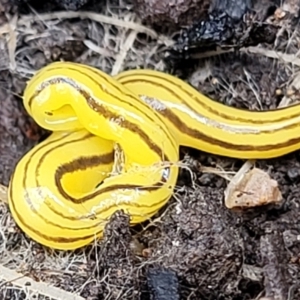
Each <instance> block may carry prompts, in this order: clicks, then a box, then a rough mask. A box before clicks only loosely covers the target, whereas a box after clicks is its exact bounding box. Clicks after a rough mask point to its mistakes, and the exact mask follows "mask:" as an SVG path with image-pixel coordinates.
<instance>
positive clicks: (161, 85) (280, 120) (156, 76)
mask: <svg viewBox="0 0 300 300" xmlns="http://www.w3.org/2000/svg"><path fill="white" fill-rule="evenodd" d="M143 75H144V76H145V77H147V80H146V79H128V80H127V79H126V76H128V75H126V74H124V77H123V79H122V82H121V83H122V84H124V83H129V82H133V83H134V82H143V81H144V82H147V83H150V82H151V81H150V79H148V78H149V77H153V78H156V79H159V80H160V81H166V82H167V83H168V85H171V86H174V83H173V82H172V81H171V80H168V79H167V78H165V77H160V76H159V75H154V74H151V75H149V74H143ZM135 76H138V75H135ZM119 78H120V79H121V78H122V76H120V77H119ZM124 78H125V79H124ZM129 78H130V77H129ZM118 80H119V79H118ZM151 83H153V85H156V86H160V87H162V88H164V89H165V90H167V91H168V92H169V93H171V94H172V95H174V96H176V97H178V98H180V101H181V102H182V103H184V104H185V105H186V106H187V107H189V108H190V109H192V110H193V111H194V109H193V108H192V107H191V106H190V105H189V104H188V102H187V101H185V100H184V99H182V97H179V96H178V95H177V94H176V93H175V92H174V91H175V87H176V88H178V86H177V85H175V87H174V89H170V88H168V86H167V85H165V84H160V83H158V82H157V81H155V82H151ZM187 84H188V85H189V86H190V87H191V88H193V89H194V90H195V92H196V93H200V92H199V91H198V90H196V89H195V88H194V87H193V86H192V85H190V84H189V83H187ZM179 88H180V89H181V90H182V91H184V92H185V93H186V94H187V99H188V98H192V99H193V100H195V102H197V103H198V104H199V105H200V106H202V108H203V109H206V110H207V111H209V112H211V113H213V114H215V115H217V116H220V117H222V118H225V119H227V120H231V121H238V122H246V123H249V124H274V123H278V122H282V121H287V120H290V119H293V118H297V117H299V113H295V114H290V115H288V116H286V117H281V118H277V119H272V120H269V121H267V122H265V121H260V120H253V119H247V118H241V117H238V115H239V111H247V112H249V114H251V112H253V111H249V110H247V109H242V108H234V109H236V112H237V113H236V115H235V116H234V117H233V116H232V115H228V114H226V113H223V112H222V111H219V110H215V109H213V108H212V107H210V106H209V105H207V104H206V103H205V102H203V101H202V100H201V99H199V98H198V97H195V96H194V94H192V93H190V92H189V91H187V90H186V89H185V87H184V86H182V85H181V86H179ZM145 96H147V95H145ZM207 98H208V99H209V100H210V101H213V102H217V103H219V104H221V105H223V106H224V107H227V105H225V104H223V103H220V102H218V101H216V100H213V99H211V98H209V97H207ZM294 106H297V107H299V106H300V104H295V105H291V106H288V107H281V108H277V109H273V110H268V111H280V110H281V111H284V110H287V109H291V108H292V107H294ZM255 113H260V114H263V113H266V111H261V110H260V111H255Z"/></svg>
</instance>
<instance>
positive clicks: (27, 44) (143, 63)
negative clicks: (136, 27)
mask: <svg viewBox="0 0 300 300" xmlns="http://www.w3.org/2000/svg"><path fill="white" fill-rule="evenodd" d="M1 1H2V4H1V3H0V12H1V8H2V10H3V12H2V14H1V15H0V26H1V25H2V24H5V23H6V22H7V21H8V19H7V18H8V17H11V16H12V15H13V14H14V13H16V12H17V11H18V8H17V6H16V5H14V4H11V1H6V2H5V0H1ZM289 2H291V3H293V1H286V3H289ZM125 4H126V3H125V2H124V1H120V2H118V1H117V2H116V3H115V2H113V1H112V2H111V6H110V7H111V11H113V12H114V13H116V14H117V13H118V14H124V12H126V11H127V10H130V9H131V6H130V5H127V6H126V5H125ZM1 5H2V6H1ZM22 5H23V6H21V7H19V11H21V12H23V13H31V14H33V15H34V14H35V13H33V12H32V11H31V10H30V9H29V8H28V6H26V5H27V4H22ZM52 5H54V4H52ZM91 5H92V7H93V9H95V7H97V6H96V4H95V3H92V4H91ZM54 8H55V6H53V7H51V9H54ZM88 8H89V7H88ZM42 11H43V12H45V7H43V8H42ZM94 11H97V12H100V13H106V12H107V10H105V8H104V7H103V4H102V3H100V4H99V6H98V9H97V10H94ZM39 12H40V11H39ZM49 24H50V23H49ZM28 26H29V27H30V26H32V27H30V28H29V29H32V30H35V31H36V32H35V34H36V38H35V39H31V40H30V39H29V40H28V39H26V33H25V32H24V30H25V29H24V27H22V28H21V29H19V30H20V31H19V38H18V41H17V50H16V51H17V52H18V51H19V56H18V58H17V64H18V66H19V68H17V69H16V71H14V72H13V71H12V70H11V69H10V68H9V65H8V49H7V48H6V47H4V48H3V49H4V50H3V57H6V59H3V60H2V57H0V63H1V64H0V101H1V106H0V183H1V184H3V185H5V186H7V185H8V183H9V178H10V176H11V174H12V172H13V170H14V167H15V165H16V163H17V161H18V160H19V159H20V158H21V157H22V155H23V154H24V153H25V152H26V151H28V150H29V149H31V148H32V147H33V146H34V145H35V144H37V143H38V142H39V141H41V140H42V139H43V138H44V137H45V136H46V134H47V133H46V132H45V131H44V130H42V129H40V128H39V127H38V126H37V125H36V124H35V123H34V121H32V120H31V118H30V117H28V115H27V113H26V111H25V110H24V108H23V104H22V99H21V95H22V92H23V89H24V87H25V84H26V81H27V80H28V77H29V76H30V75H28V73H26V74H24V72H23V71H22V67H23V68H25V66H26V68H27V69H29V70H38V69H39V68H41V67H42V66H44V65H46V64H48V63H50V62H51V61H54V60H59V59H65V60H71V61H80V62H82V63H86V64H90V65H94V66H97V67H99V68H102V69H103V70H104V71H106V72H110V71H111V69H112V65H113V62H114V59H115V58H107V59H104V60H103V61H101V62H100V61H99V55H100V54H95V53H90V52H89V54H86V53H88V51H87V47H86V46H85V44H84V40H86V39H90V40H93V41H95V43H97V42H99V44H100V45H101V43H103V40H104V39H103V36H104V35H105V33H106V29H105V27H104V26H100V25H99V24H98V23H92V22H91V21H89V20H79V19H71V20H68V19H66V20H62V21H59V24H58V25H56V24H55V22H54V21H52V23H51V25H49V26H50V27H51V26H52V27H51V28H49V26H47V24H46V23H44V22H36V23H34V24H33V25H32V24H31V25H28ZM55 26H59V27H60V28H62V29H63V30H62V32H64V33H65V34H66V35H67V36H72V37H73V40H70V39H66V38H65V36H63V35H61V34H58V35H57V34H55V30H56V29H55ZM281 26H282V30H281V31H280V33H278V36H277V39H276V41H275V42H274V44H273V45H263V47H265V48H266V49H275V50H276V51H282V52H286V53H291V54H294V53H297V52H298V47H299V46H298V45H299V42H300V39H299V37H300V34H299V29H300V27H299V25H298V19H297V18H296V17H295V16H291V17H290V18H288V19H285V20H284V21H283V22H282V24H281ZM111 27H112V28H110V34H115V35H118V34H119V31H118V29H116V28H115V27H113V26H111ZM27 30H28V27H27ZM46 32H48V33H49V32H50V33H51V34H45V35H44V36H43V35H42V34H43V33H46ZM120 36H121V35H120ZM138 37H139V39H137V41H136V42H135V43H134V46H133V48H134V49H138V51H140V52H137V53H138V54H136V53H135V51H133V50H129V51H128V55H127V56H126V58H125V61H124V65H123V69H127V68H137V67H151V68H152V67H153V66H154V67H156V66H158V68H161V65H160V64H159V63H161V62H162V61H163V59H164V52H163V51H157V52H155V53H154V54H153V55H152V56H151V57H150V56H149V52H148V50H149V49H148V48H147V47H150V46H151V45H153V44H154V43H155V41H153V40H150V39H149V40H147V39H146V38H145V36H144V35H140V36H138ZM0 38H1V36H0ZM102 39H103V40H102ZM5 44H6V42H5V41H4V43H3V45H5ZM1 46H2V45H1V39H0V49H2V48H1ZM110 47H112V48H111V49H113V47H114V45H112V44H111V45H110ZM143 47H144V48H143ZM20 51H22V52H20ZM143 51H144V52H143ZM116 55H117V53H116ZM135 55H136V57H135ZM164 70H165V72H170V70H168V69H166V67H164ZM199 70H201V74H200V76H198V77H195V74H196V72H199ZM174 72H176V73H184V74H185V79H187V80H189V81H190V82H191V83H192V84H194V85H195V86H196V87H197V88H198V89H199V91H201V92H202V93H204V94H206V95H208V96H210V97H211V98H213V99H216V100H217V101H220V102H222V103H225V104H227V105H230V106H234V107H240V108H246V109H249V110H259V109H265V110H268V109H275V108H276V107H278V104H279V103H280V101H281V100H282V98H283V96H284V95H286V94H287V93H288V92H290V91H291V86H290V83H291V81H292V80H293V78H294V77H295V76H296V75H297V72H299V67H297V66H295V65H291V64H287V63H283V62H281V61H280V60H277V59H271V58H267V57H265V56H262V55H254V54H247V53H246V52H238V53H230V54H229V53H228V54H222V55H219V56H214V57H211V58H209V59H206V60H204V59H203V60H199V61H196V60H195V61H194V62H193V66H192V67H191V68H189V69H188V71H187V70H184V72H182V70H175V71H174ZM197 78H201V80H200V79H198V80H197ZM296 92H297V91H296ZM182 150H183V151H182V153H183V154H184V153H185V155H186V156H188V157H189V159H188V161H192V162H193V163H194V162H195V161H196V162H197V163H200V164H201V165H202V166H205V167H212V168H222V169H224V170H226V171H238V170H239V168H240V167H241V165H242V164H243V161H240V160H238V159H228V158H223V157H217V156H214V155H210V154H206V153H202V152H200V151H198V150H193V149H186V148H185V149H182ZM256 167H258V168H261V169H263V170H265V171H267V172H268V173H269V174H270V175H271V177H272V178H273V179H275V180H277V181H278V183H279V187H280V190H281V192H282V194H283V198H284V201H283V203H282V205H280V206H276V207H275V206H273V207H265V208H260V209H255V210H251V211H247V212H243V213H241V212H240V213H237V212H232V211H229V210H228V209H226V207H225V206H224V203H223V201H224V190H225V188H226V186H227V184H228V182H227V181H226V180H225V179H224V178H222V177H220V176H218V175H216V174H213V173H204V172H201V171H199V168H198V169H197V168H196V169H195V170H194V174H193V176H194V177H195V180H194V186H193V185H192V180H190V173H189V172H187V171H182V174H181V176H180V178H179V181H178V191H177V192H176V197H174V198H173V199H172V200H171V201H170V202H169V203H168V204H167V205H166V207H165V208H163V209H162V211H160V212H159V213H158V214H157V216H156V218H153V220H152V221H151V222H147V223H146V224H142V225H140V226H136V227H135V228H129V227H128V217H127V216H126V215H123V214H122V213H120V214H116V215H115V216H113V217H112V220H111V222H110V224H109V225H108V226H107V230H106V236H105V239H104V240H103V241H102V242H100V244H99V245H98V246H97V247H95V246H89V247H87V248H86V249H82V250H78V251H75V252H74V253H71V254H70V253H61V252H59V251H53V252H51V251H49V250H47V249H44V247H42V246H40V245H37V244H36V243H34V242H33V241H31V240H30V239H29V238H27V237H25V235H24V234H23V233H21V232H20V231H18V230H17V229H16V226H15V225H14V223H13V221H12V220H11V217H9V211H8V208H7V206H6V205H5V206H0V208H1V210H0V215H1V216H2V219H3V220H9V221H5V224H6V223H7V224H12V225H10V226H7V225H5V226H7V227H5V229H3V230H2V231H3V232H4V236H5V239H4V237H1V236H0V242H1V241H2V242H3V243H4V240H5V241H6V246H5V247H6V248H5V249H6V251H7V252H5V253H4V252H3V253H1V252H0V263H1V264H3V265H6V266H8V267H10V268H16V269H17V270H20V269H21V270H22V272H23V273H24V274H25V273H26V275H27V276H30V277H32V278H34V279H35V280H36V281H45V282H49V283H51V284H53V285H55V286H58V287H60V288H62V289H64V290H66V291H71V292H74V293H76V294H79V295H80V296H82V297H83V298H84V299H153V298H151V295H154V294H155V286H154V287H153V282H154V281H153V277H151V276H153V272H156V273H157V272H158V273H159V274H165V275H160V276H171V277H170V278H171V279H170V281H168V280H166V282H171V283H168V284H169V285H172V286H173V289H175V291H173V292H174V293H173V295H175V296H172V297H174V299H176V297H177V296H176V295H177V294H178V295H179V299H190V300H192V299H211V300H213V299H218V300H221V299H222V300H223V299H234V300H246V299H260V297H263V296H265V297H269V298H268V299H282V300H285V299H289V300H292V299H295V300H296V299H300V286H299V284H298V282H299V281H300V255H299V253H300V239H299V236H300V222H299V216H300V171H299V169H300V168H299V167H300V156H299V153H298V152H295V153H291V154H289V155H287V156H285V157H280V158H276V159H272V160H262V161H257V162H256ZM9 222H11V223H9ZM0 224H4V221H3V222H2V223H0ZM3 226H4V225H3ZM24 247H25V248H26V249H30V251H29V252H30V254H28V253H29V252H26V253H27V255H28V257H26V255H25V254H24V253H25V252H24V253H23V252H21V250H20V249H24ZM11 251H13V252H12V253H15V254H14V255H15V257H14V258H11V256H7V253H10V252H11ZM18 251H20V252H18ZM22 251H23V250H22ZM16 253H17V254H16ZM7 257H9V259H8V258H7ZM17 257H18V258H17ZM20 257H21V258H20ZM77 259H78V262H77ZM71 261H72V264H71ZM74 261H75V262H74ZM22 262H25V266H24V265H23V263H22ZM76 262H77V263H76ZM51 263H52V264H51ZM66 269H68V270H67V271H65V270H66ZM57 270H59V272H58V273H57V274H56V273H55V272H54V271H57ZM160 272H161V273H160ZM170 274H171V275H170ZM0 278H1V277H0ZM25 297H26V292H25V291H22V290H21V291H20V290H17V289H13V288H12V287H11V286H8V285H1V282H0V298H1V299H25ZM40 299H42V298H40Z"/></svg>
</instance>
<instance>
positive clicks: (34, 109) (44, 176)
mask: <svg viewBox="0 0 300 300" xmlns="http://www.w3.org/2000/svg"><path fill="white" fill-rule="evenodd" d="M24 105H25V107H26V109H27V111H28V113H29V114H30V115H31V116H32V117H33V118H34V119H35V121H36V122H37V123H38V124H39V125H40V126H42V127H44V128H46V129H49V130H51V131H53V134H52V135H51V136H50V137H49V138H48V139H46V140H45V141H44V142H42V143H41V144H39V145H38V146H36V147H35V148H33V149H32V150H31V151H29V152H28V153H27V154H26V155H25V156H24V157H23V158H22V159H21V160H20V162H19V164H18V165H17V167H16V170H15V172H14V175H13V177H12V179H11V182H10V185H9V205H10V209H11V211H12V214H13V217H14V219H15V220H16V222H17V223H18V225H19V226H20V227H21V228H22V229H23V230H24V231H25V232H26V233H27V234H28V235H29V236H30V237H32V238H33V239H35V240H36V241H38V242H39V243H41V244H44V245H46V246H49V247H52V248H57V249H75V248H78V247H81V246H84V245H86V244H88V243H90V242H92V241H93V240H94V238H96V237H101V236H102V234H103V229H104V226H105V224H106V222H107V221H108V219H109V217H110V216H111V215H112V214H113V213H114V212H115V211H117V210H119V209H124V211H125V212H127V213H129V214H130V215H131V224H136V223H139V222H142V221H144V220H146V219H148V218H149V217H151V216H153V214H155V213H156V212H157V211H158V210H159V209H160V208H161V207H162V206H163V205H164V204H165V203H166V202H167V201H168V200H169V199H170V197H171V196H172V193H173V190H174V186H175V184H176V180H177V176H178V165H177V164H176V163H177V162H178V158H179V146H180V145H184V146H189V147H193V148H197V149H199V150H203V151H206V152H210V153H214V154H219V155H224V156H229V157H236V158H271V157H276V156H281V155H283V154H286V153H289V152H292V151H294V150H296V149H299V147H300V135H299V129H300V128H299V124H300V106H299V105H297V106H293V107H288V108H285V109H280V110H276V111H268V112H250V111H245V110H238V109H235V108H231V107H227V106H225V105H222V104H219V103H217V102H215V101H213V100H211V99H209V98H207V97H205V96H204V95H202V94H200V93H199V92H198V91H197V90H195V89H194V88H192V87H191V86H190V85H188V84H187V83H185V82H183V81H182V80H180V79H178V78H175V77H173V76H171V75H167V74H164V73H161V72H158V71H152V70H132V71H126V72H123V73H121V74H119V75H118V76H116V77H114V78H112V77H110V76H109V75H107V74H105V73H103V72H101V71H99V70H96V69H95V68H92V67H88V66H84V65H80V64H75V63H64V62H59V63H52V64H50V65H49V66H47V67H45V68H43V69H42V70H41V71H39V72H38V73H37V74H36V75H35V76H33V78H32V79H31V80H30V81H29V83H28V85H27V87H26V90H25V92H24ZM115 143H117V144H119V145H120V147H121V148H122V150H123V151H124V162H123V164H122V171H121V173H120V174H118V175H111V174H110V173H111V171H112V169H113V166H114V161H113V158H112V153H113V147H114V144H115ZM118 163H119V162H117V164H118ZM100 183H101V184H100Z"/></svg>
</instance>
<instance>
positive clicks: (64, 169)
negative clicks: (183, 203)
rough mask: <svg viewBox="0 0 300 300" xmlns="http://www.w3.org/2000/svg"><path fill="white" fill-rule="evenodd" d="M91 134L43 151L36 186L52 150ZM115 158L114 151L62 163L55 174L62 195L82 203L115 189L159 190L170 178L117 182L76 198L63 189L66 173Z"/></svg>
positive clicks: (168, 171) (89, 135)
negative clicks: (146, 183) (143, 183)
mask: <svg viewBox="0 0 300 300" xmlns="http://www.w3.org/2000/svg"><path fill="white" fill-rule="evenodd" d="M91 136H92V135H91V134H86V135H85V136H83V137H82V138H79V139H75V140H70V141H68V142H64V143H61V144H60V145H58V146H56V147H52V148H50V149H49V150H47V151H45V152H44V153H43V155H42V156H41V158H40V160H39V162H38V164H37V165H36V169H35V178H36V186H40V183H39V181H38V174H39V173H40V167H41V165H42V164H43V162H44V160H45V158H46V157H47V156H48V155H49V154H50V153H51V152H53V151H55V150H57V149H58V148H61V147H64V146H65V145H67V144H71V143H74V142H79V141H84V140H85V139H87V138H89V137H91ZM46 146H48V145H45V147H46ZM34 154H35V153H33V154H32V156H33V155H34ZM32 156H31V157H32ZM113 158H114V157H113V153H108V154H106V155H104V156H99V157H92V158H84V157H82V158H79V159H77V160H76V161H75V163H74V164H73V162H71V163H69V164H65V165H62V166H61V167H59V168H58V169H57V171H56V173H55V175H54V176H55V183H56V186H57V189H58V191H59V193H60V194H61V195H63V196H64V198H65V199H67V200H70V201H72V202H74V203H77V204H80V203H84V202H86V201H88V200H91V199H94V198H95V197H97V196H99V195H101V194H104V193H108V192H111V191H114V190H117V189H139V190H143V191H149V192H150V191H154V190H158V189H159V188H161V186H162V185H163V184H165V183H166V182H167V180H168V177H167V178H166V177H164V175H163V176H162V177H161V180H160V181H159V182H157V183H156V184H155V185H153V186H146V187H143V186H140V185H136V184H134V185H133V184H126V185H120V184H116V185H111V186H108V187H106V188H100V189H99V190H96V191H95V192H94V193H91V194H88V195H86V196H85V197H82V198H74V197H72V196H71V195H69V194H68V193H67V192H66V191H65V190H64V189H63V187H62V185H61V178H62V177H63V176H64V175H65V174H66V173H69V172H74V171H75V170H76V168H77V169H79V170H85V169H86V168H88V167H93V166H96V165H98V164H100V163H110V162H111V160H110V159H113ZM30 161H31V159H30V160H29V161H28V162H27V164H26V165H25V168H24V169H25V174H26V173H27V170H28V167H29V163H30ZM165 170H166V174H169V173H170V172H171V171H170V168H169V167H166V168H165ZM25 180H26V179H25V177H24V182H23V187H26V182H25ZM136 206H137V207H138V205H136Z"/></svg>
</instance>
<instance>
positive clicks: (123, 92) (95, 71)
mask: <svg viewBox="0 0 300 300" xmlns="http://www.w3.org/2000/svg"><path fill="white" fill-rule="evenodd" d="M73 65H76V66H77V68H72V67H68V69H69V70H72V71H73V72H78V73H80V74H81V75H84V76H86V77H87V78H89V79H90V80H91V81H93V82H94V83H95V84H96V85H97V86H98V88H99V89H100V90H102V91H103V92H105V93H107V94H108V95H110V96H112V97H114V98H115V99H117V100H118V101H119V102H120V103H126V104H127V105H129V106H131V107H133V108H134V109H136V110H137V111H139V112H140V113H141V114H142V115H143V116H144V117H145V118H148V119H149V120H150V121H151V122H152V123H157V122H156V121H155V120H154V119H153V118H151V116H150V115H148V114H145V112H144V111H141V110H140V109H139V108H138V107H136V106H134V105H133V102H136V101H138V102H139V103H140V104H142V105H143V106H144V108H146V109H149V106H148V105H147V104H145V103H144V102H143V101H140V99H139V98H138V97H135V96H134V95H133V94H131V93H126V89H124V90H123V89H121V88H120V87H119V86H118V85H117V84H115V83H114V82H113V80H109V79H107V78H106V77H104V76H103V75H102V74H101V73H102V72H100V71H98V70H97V69H95V68H93V67H91V66H87V65H81V64H73ZM79 68H82V69H87V70H88V71H90V72H91V73H93V74H95V78H98V77H100V78H101V80H102V81H103V82H105V83H106V84H107V85H111V86H113V87H114V88H115V89H116V90H117V91H118V92H119V93H121V94H124V95H125V96H126V97H128V98H130V99H131V100H132V102H130V101H125V100H123V99H122V98H119V97H116V95H115V94H111V93H110V92H109V89H105V90H104V89H103V87H102V85H101V84H100V83H99V82H98V81H97V80H95V78H93V77H91V76H89V75H88V74H87V73H86V72H81V71H80V70H78V69H79ZM60 69H65V67H58V66H56V67H55V66H54V67H53V68H48V69H47V71H52V70H55V71H57V70H60ZM41 75H42V74H41ZM41 75H40V76H41ZM57 78H59V77H57ZM37 79H38V78H37ZM37 79H36V80H37ZM111 79H113V78H111ZM53 80H55V78H54V79H53ZM55 83H57V82H54V84H55ZM74 83H75V82H74ZM47 86H49V84H47V81H43V82H42V84H41V85H40V87H39V88H38V89H37V90H36V91H35V93H34V94H33V96H32V97H31V98H30V100H29V102H28V104H29V107H30V108H31V105H32V102H33V100H34V98H35V97H36V96H37V95H38V94H39V93H40V92H41V91H42V90H43V89H44V88H45V87H47ZM161 122H162V123H163V120H161ZM161 129H162V130H163V132H164V134H165V135H166V136H167V137H168V138H169V140H170V141H171V142H172V146H173V148H174V149H177V147H178V145H177V144H175V142H174V139H173V137H172V136H171V134H170V132H168V131H167V130H166V128H163V127H161Z"/></svg>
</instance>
